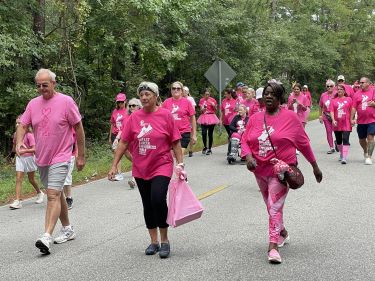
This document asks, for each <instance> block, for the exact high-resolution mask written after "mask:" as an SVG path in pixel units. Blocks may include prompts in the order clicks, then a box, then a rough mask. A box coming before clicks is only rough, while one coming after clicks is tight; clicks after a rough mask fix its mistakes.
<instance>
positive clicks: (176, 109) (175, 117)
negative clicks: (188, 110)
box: [171, 103, 181, 120]
mask: <svg viewBox="0 0 375 281" xmlns="http://www.w3.org/2000/svg"><path fill="white" fill-rule="evenodd" d="M179 108H180V107H179V106H178V104H177V105H175V104H174V103H172V111H171V112H172V115H173V118H174V120H181V118H180V117H178V110H179Z"/></svg>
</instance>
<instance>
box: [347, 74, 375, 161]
mask: <svg viewBox="0 0 375 281" xmlns="http://www.w3.org/2000/svg"><path fill="white" fill-rule="evenodd" d="M359 84H360V86H361V89H360V90H359V91H357V92H356V94H355V96H354V101H353V108H352V113H351V122H352V125H355V124H356V123H357V124H358V125H357V133H358V138H359V144H360V145H361V147H362V149H363V156H364V158H365V164H366V165H372V159H371V157H372V154H373V152H374V135H375V88H372V87H370V84H371V82H370V79H369V78H367V77H362V78H361V79H360V80H359ZM356 113H357V120H355V115H356Z"/></svg>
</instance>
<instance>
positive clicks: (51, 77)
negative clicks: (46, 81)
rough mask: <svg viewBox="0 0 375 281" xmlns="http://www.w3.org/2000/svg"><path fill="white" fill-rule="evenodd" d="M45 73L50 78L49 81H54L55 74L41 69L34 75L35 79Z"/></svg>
mask: <svg viewBox="0 0 375 281" xmlns="http://www.w3.org/2000/svg"><path fill="white" fill-rule="evenodd" d="M44 73H47V74H48V76H49V77H50V79H51V81H56V74H55V73H53V72H52V71H51V70H49V69H47V68H41V69H39V70H38V72H37V73H36V74H35V79H37V78H38V77H39V75H41V74H44Z"/></svg>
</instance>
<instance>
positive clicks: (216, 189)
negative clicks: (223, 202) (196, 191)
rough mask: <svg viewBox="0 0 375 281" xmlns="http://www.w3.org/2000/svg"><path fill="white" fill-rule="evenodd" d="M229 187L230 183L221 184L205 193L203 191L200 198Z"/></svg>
mask: <svg viewBox="0 0 375 281" xmlns="http://www.w3.org/2000/svg"><path fill="white" fill-rule="evenodd" d="M227 187H229V185H220V186H218V187H215V188H213V189H211V190H209V191H207V192H205V193H202V194H201V195H199V196H198V199H199V200H202V199H205V198H207V197H209V196H211V195H213V194H215V193H218V192H219V191H222V190H223V189H226V188H227Z"/></svg>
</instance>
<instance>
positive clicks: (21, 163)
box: [16, 156, 38, 173]
mask: <svg viewBox="0 0 375 281" xmlns="http://www.w3.org/2000/svg"><path fill="white" fill-rule="evenodd" d="M37 169H38V167H37V166H36V164H35V156H26V157H23V156H16V172H23V173H31V172H35V171H36V170H37Z"/></svg>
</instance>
